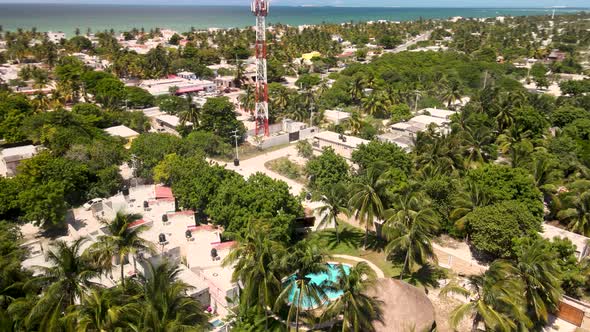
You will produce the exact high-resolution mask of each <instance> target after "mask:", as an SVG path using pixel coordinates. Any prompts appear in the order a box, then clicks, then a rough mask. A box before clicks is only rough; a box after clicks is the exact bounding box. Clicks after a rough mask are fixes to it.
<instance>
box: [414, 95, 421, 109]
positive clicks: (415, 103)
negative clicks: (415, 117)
mask: <svg viewBox="0 0 590 332" xmlns="http://www.w3.org/2000/svg"><path fill="white" fill-rule="evenodd" d="M414 92H415V93H416V101H415V102H414V113H416V112H418V97H419V96H420V90H416V91H414Z"/></svg>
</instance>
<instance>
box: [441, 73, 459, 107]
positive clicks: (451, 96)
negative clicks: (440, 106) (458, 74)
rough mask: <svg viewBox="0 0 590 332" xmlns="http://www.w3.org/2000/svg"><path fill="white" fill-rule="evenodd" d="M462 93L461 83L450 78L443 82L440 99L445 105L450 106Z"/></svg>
mask: <svg viewBox="0 0 590 332" xmlns="http://www.w3.org/2000/svg"><path fill="white" fill-rule="evenodd" d="M462 95H463V93H462V91H461V83H459V81H457V80H454V79H451V80H449V81H448V82H447V84H445V87H444V91H443V93H442V99H443V101H444V102H445V103H446V104H447V107H451V105H453V104H454V103H455V102H456V101H457V100H461V97H462Z"/></svg>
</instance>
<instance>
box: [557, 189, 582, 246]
mask: <svg viewBox="0 0 590 332" xmlns="http://www.w3.org/2000/svg"><path fill="white" fill-rule="evenodd" d="M564 203H565V206H566V207H567V208H566V209H564V210H561V211H559V212H558V213H557V218H558V219H559V220H560V221H564V222H567V223H568V224H567V227H568V229H569V230H570V231H572V232H576V233H579V234H582V235H584V236H590V191H583V192H581V193H576V194H573V195H568V196H566V197H565V199H564Z"/></svg>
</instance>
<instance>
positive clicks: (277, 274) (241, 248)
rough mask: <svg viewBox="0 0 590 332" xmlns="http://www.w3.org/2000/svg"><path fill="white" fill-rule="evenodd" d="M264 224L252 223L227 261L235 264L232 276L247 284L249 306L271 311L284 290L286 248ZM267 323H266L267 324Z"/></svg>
mask: <svg viewBox="0 0 590 332" xmlns="http://www.w3.org/2000/svg"><path fill="white" fill-rule="evenodd" d="M260 225H261V224H260V223H256V222H254V223H250V224H249V226H248V230H247V232H246V234H245V235H244V236H243V237H241V238H239V239H238V244H237V246H236V247H235V248H233V249H232V250H231V252H230V253H229V254H228V255H227V257H226V258H225V259H224V261H223V265H224V266H233V275H232V279H233V280H234V281H235V282H238V281H240V282H241V283H242V285H243V289H242V292H241V293H242V295H241V297H240V298H241V300H242V301H243V302H244V303H242V304H243V305H244V306H245V307H246V308H252V307H253V306H256V307H258V308H259V309H260V310H262V311H263V312H264V314H265V317H266V321H267V322H268V316H269V315H268V314H269V311H270V310H271V308H272V305H273V304H274V303H275V301H276V298H277V297H278V295H279V293H280V292H281V287H282V283H281V279H282V275H281V273H282V271H283V270H282V266H281V265H280V259H281V258H283V257H284V248H283V247H282V245H281V244H280V243H278V242H276V241H273V240H271V239H269V238H268V236H267V234H268V232H265V231H263V230H262V229H261V228H263V227H264V226H260ZM265 324H266V323H265Z"/></svg>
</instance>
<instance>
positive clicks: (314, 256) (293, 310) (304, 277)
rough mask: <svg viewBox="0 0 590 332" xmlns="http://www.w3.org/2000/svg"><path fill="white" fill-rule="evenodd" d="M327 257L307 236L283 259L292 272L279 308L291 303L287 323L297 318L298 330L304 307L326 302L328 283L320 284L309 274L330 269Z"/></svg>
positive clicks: (284, 288)
mask: <svg viewBox="0 0 590 332" xmlns="http://www.w3.org/2000/svg"><path fill="white" fill-rule="evenodd" d="M325 258H326V254H325V253H324V252H323V251H322V250H321V249H320V248H319V247H318V246H317V245H316V244H315V243H313V242H311V241H310V240H303V241H299V242H298V243H297V244H295V246H293V247H292V248H290V253H289V254H288V255H287V256H286V257H285V258H284V259H283V266H285V267H286V268H287V267H288V269H287V271H289V272H291V274H292V275H291V277H289V278H288V279H287V281H286V282H285V283H284V287H283V290H282V291H281V293H280V294H279V296H278V297H277V300H276V303H275V309H276V310H278V309H279V308H280V307H281V306H283V305H284V304H285V303H288V305H289V313H288V314H287V325H290V324H291V322H293V321H295V331H299V324H300V315H301V311H302V310H309V309H312V308H311V307H316V306H322V305H324V304H325V303H326V301H327V296H326V293H325V286H326V285H324V284H319V285H318V284H316V283H314V282H312V280H311V278H309V275H312V274H318V273H326V272H327V270H328V267H327V265H326V264H325ZM304 299H305V301H304Z"/></svg>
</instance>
